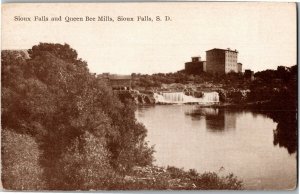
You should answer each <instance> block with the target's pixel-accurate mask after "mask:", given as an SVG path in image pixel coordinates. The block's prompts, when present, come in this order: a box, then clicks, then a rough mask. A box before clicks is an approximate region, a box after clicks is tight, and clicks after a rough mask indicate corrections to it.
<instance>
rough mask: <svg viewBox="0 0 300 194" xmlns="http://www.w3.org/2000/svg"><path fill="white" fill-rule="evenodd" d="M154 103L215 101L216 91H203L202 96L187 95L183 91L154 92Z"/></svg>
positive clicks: (216, 98) (216, 99)
mask: <svg viewBox="0 0 300 194" xmlns="http://www.w3.org/2000/svg"><path fill="white" fill-rule="evenodd" d="M154 98H155V102H156V103H166V104H183V103H216V102H219V94H218V92H204V93H203V97H202V98H195V97H193V96H187V95H185V94H184V93H183V92H161V93H160V94H157V93H154Z"/></svg>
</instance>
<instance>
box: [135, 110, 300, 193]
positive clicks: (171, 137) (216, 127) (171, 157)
mask: <svg viewBox="0 0 300 194" xmlns="http://www.w3.org/2000/svg"><path fill="white" fill-rule="evenodd" d="M136 117H137V120H138V121H140V122H142V123H143V124H144V125H145V126H146V128H147V129H148V136H147V140H148V141H149V142H150V145H155V150H156V153H155V154H154V156H155V159H156V162H155V164H156V165H159V166H165V167H166V166H168V165H170V166H176V167H179V168H184V169H186V170H187V169H196V170H197V171H198V172H206V171H214V172H217V173H219V174H220V175H224V174H227V173H229V172H233V173H234V174H235V175H236V176H238V177H239V178H240V179H242V180H243V182H244V186H245V187H246V189H272V190H273V189H292V188H294V187H295V185H296V172H297V161H296V154H295V153H289V152H288V151H287V149H286V148H284V147H279V145H278V144H277V145H274V143H273V142H274V133H273V130H275V129H276V126H277V123H275V122H273V120H272V119H270V118H268V117H266V116H264V115H262V114H254V113H252V112H250V111H232V110H230V111H229V110H224V109H216V108H199V107H197V106H196V105H161V106H158V105H156V106H152V107H139V109H138V110H137V112H136Z"/></svg>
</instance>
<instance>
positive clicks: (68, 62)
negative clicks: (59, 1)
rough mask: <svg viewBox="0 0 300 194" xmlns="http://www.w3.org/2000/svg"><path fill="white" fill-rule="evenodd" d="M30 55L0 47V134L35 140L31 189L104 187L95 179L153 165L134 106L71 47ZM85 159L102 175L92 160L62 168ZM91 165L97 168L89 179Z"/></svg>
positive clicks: (46, 47)
mask: <svg viewBox="0 0 300 194" xmlns="http://www.w3.org/2000/svg"><path fill="white" fill-rule="evenodd" d="M29 55H30V58H25V57H24V56H22V55H17V56H18V57H16V54H15V53H13V52H9V51H4V52H2V102H3V103H2V115H1V116H2V126H3V128H4V130H3V131H5V129H8V128H9V129H10V130H12V131H14V132H15V133H18V134H21V135H28V136H30V137H31V138H33V140H34V141H35V142H36V143H37V145H38V150H39V151H40V153H41V155H40V156H39V157H38V162H39V166H40V167H41V168H42V169H43V173H42V176H43V180H44V181H45V184H43V185H36V189H37V188H43V189H70V188H72V189H94V188H97V189H100V188H101V187H102V186H103V187H104V188H105V185H101V184H100V183H99V179H100V178H101V177H103V175H105V174H107V173H109V172H116V173H119V172H120V171H121V172H123V173H125V172H127V171H130V168H131V167H132V166H134V165H146V164H151V162H152V152H153V151H152V149H151V148H149V147H148V145H147V144H146V142H145V141H144V138H145V137H146V132H147V131H146V129H145V127H144V126H143V125H141V124H139V123H137V121H136V119H135V117H134V111H135V107H134V106H133V105H132V103H129V102H130V101H128V102H127V100H124V101H120V100H119V99H118V97H117V96H116V95H114V94H113V92H112V91H111V89H110V88H108V87H107V86H106V85H105V84H104V83H102V82H101V81H99V80H98V79H96V77H95V75H93V74H90V73H89V71H88V69H87V64H86V62H84V61H82V60H81V59H77V53H76V51H75V50H74V49H72V48H70V46H69V45H67V44H65V45H60V44H48V43H40V44H39V45H37V46H33V47H32V49H31V50H30V51H29ZM3 133H4V132H3ZM82 142H86V143H82ZM95 144H97V146H96V148H95V149H92V148H93V146H94V145H95ZM5 149H6V147H5ZM70 150H74V151H75V152H74V153H70V152H71V151H70ZM83 159H89V160H95V161H97V160H98V161H99V162H98V163H97V162H96V163H95V165H98V164H100V163H101V165H102V167H101V166H99V169H104V168H105V169H106V170H107V172H105V173H104V172H103V174H101V173H100V172H99V171H97V170H95V168H96V167H95V166H93V165H91V163H90V165H83V166H82V171H70V172H69V170H66V169H73V167H76V165H77V164H83V163H84V160H83ZM66 161H69V162H71V164H66V163H65V162H66ZM87 164H88V163H87ZM108 166H109V167H108ZM90 168H92V169H93V171H95V174H93V175H91V176H90V175H88V174H87V172H89V170H90ZM109 169H112V170H109ZM71 172H72V173H71ZM110 174H114V173H110ZM72 175H74V176H72ZM64 176H67V177H68V176H72V178H70V177H69V178H68V179H62V178H61V177H64ZM66 180H68V181H66ZM82 180H83V182H84V184H83V185H82V184H78V183H79V182H81V181H82ZM96 182H97V183H98V184H97V186H95V184H96ZM37 184H38V182H37ZM74 185H76V186H77V187H75V186H74ZM73 186H74V187H73ZM12 188H13V187H7V189H12Z"/></svg>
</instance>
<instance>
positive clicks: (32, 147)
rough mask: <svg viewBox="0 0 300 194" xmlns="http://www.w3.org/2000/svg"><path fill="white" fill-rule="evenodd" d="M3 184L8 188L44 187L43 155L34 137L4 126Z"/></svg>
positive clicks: (2, 144) (2, 146)
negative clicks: (41, 157) (40, 159)
mask: <svg viewBox="0 0 300 194" xmlns="http://www.w3.org/2000/svg"><path fill="white" fill-rule="evenodd" d="M1 137H2V138H1V141H2V143H1V150H2V153H1V154H2V155H1V158H2V173H1V174H2V184H3V188H4V189H7V190H40V189H44V186H45V185H44V181H43V169H42V168H41V166H40V165H39V157H40V155H41V153H40V150H39V148H38V145H37V143H36V141H35V140H34V138H33V137H31V136H29V135H26V134H18V133H16V132H13V131H12V130H10V129H6V128H4V129H3V130H2V133H1Z"/></svg>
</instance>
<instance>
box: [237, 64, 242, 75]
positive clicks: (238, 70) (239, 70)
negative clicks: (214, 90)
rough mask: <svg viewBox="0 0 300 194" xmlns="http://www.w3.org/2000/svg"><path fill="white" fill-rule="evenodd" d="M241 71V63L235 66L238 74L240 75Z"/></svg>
mask: <svg viewBox="0 0 300 194" xmlns="http://www.w3.org/2000/svg"><path fill="white" fill-rule="evenodd" d="M242 71H243V64H242V63H238V64H237V72H238V73H242Z"/></svg>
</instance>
